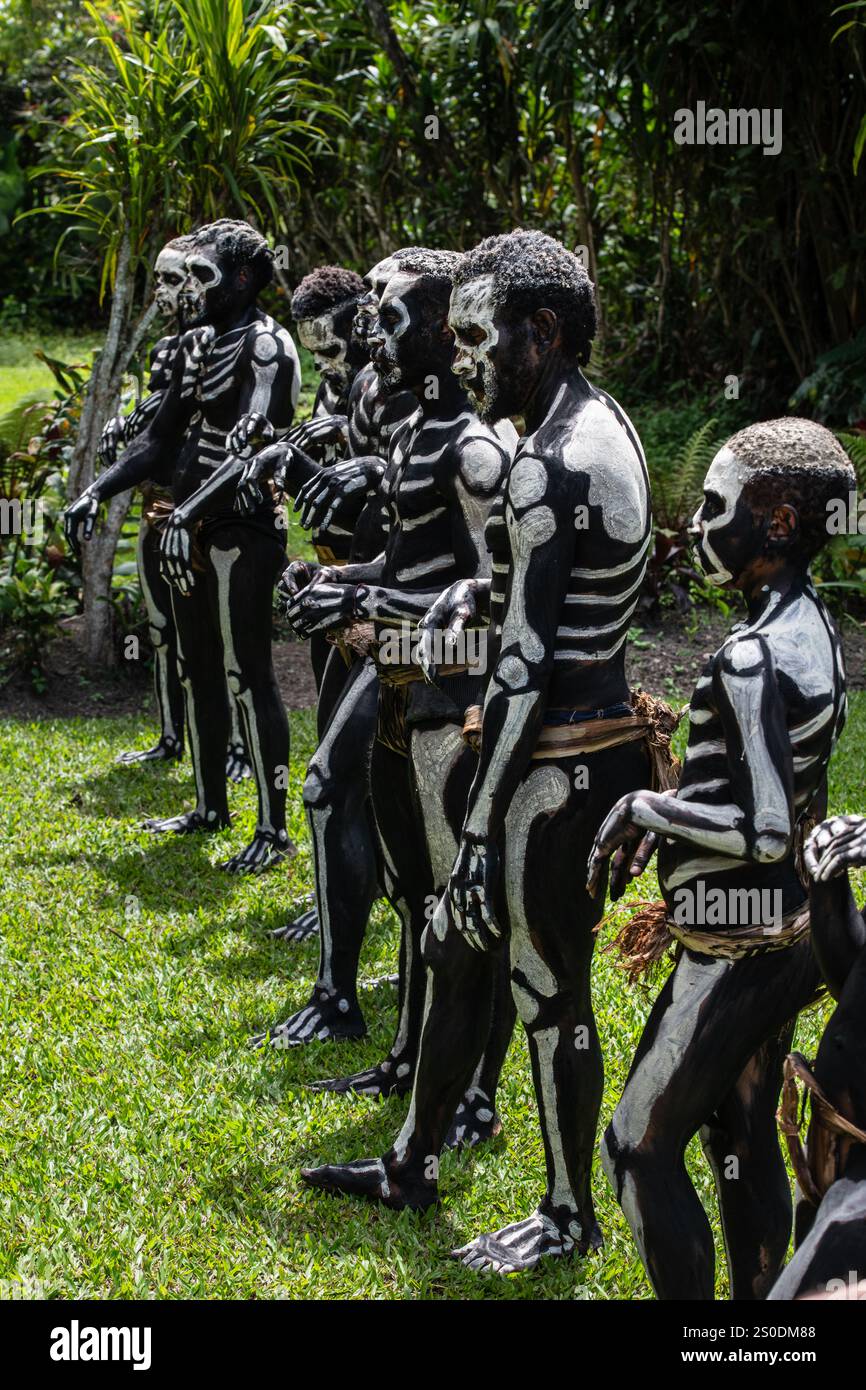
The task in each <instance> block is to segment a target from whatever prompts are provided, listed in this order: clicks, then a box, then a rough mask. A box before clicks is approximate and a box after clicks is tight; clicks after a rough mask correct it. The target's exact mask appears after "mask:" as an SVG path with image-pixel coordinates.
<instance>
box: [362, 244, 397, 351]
mask: <svg viewBox="0 0 866 1390" xmlns="http://www.w3.org/2000/svg"><path fill="white" fill-rule="evenodd" d="M396 274H397V262H396V261H395V260H394V258H393V256H386V257H385V259H384V260H381V261H377V262H376V264H375V265H374V266H373V268H372V270H368V271H367V274H366V275H365V276H364V284H365V285H366V286H367V293H366V294H365V295H363V296H362V297H361V298H360V299H359V300H358V303H357V304H356V306H355V322H354V324H353V325H352V331H353V332H354V334H355V337H356V338H358V339H359V340H360V341H361V342H366V340H367V337H368V336H369V333H370V330H371V328H372V327H373V325H374V323H375V321H376V314H377V313H378V311H379V300H380V299H381V297H382V295H383V294H384V293H385V286H386V285H387V283H388V281H389V280H390V279H391V276H392V275H396Z"/></svg>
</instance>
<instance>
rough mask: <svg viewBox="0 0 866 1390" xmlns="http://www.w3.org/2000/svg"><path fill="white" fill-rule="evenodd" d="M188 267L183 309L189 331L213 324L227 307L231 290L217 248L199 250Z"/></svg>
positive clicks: (209, 247) (195, 252)
mask: <svg viewBox="0 0 866 1390" xmlns="http://www.w3.org/2000/svg"><path fill="white" fill-rule="evenodd" d="M185 265H186V278H185V279H184V282H183V286H182V288H181V291H180V295H179V307H180V312H181V313H182V315H183V319H184V323H185V324H186V327H187V328H196V327H198V325H200V324H204V323H209V322H210V321H211V320H212V319H213V318H215V317H216V316H218V314H219V312H220V311H221V310H222V309H223V308H224V307H225V303H226V300H227V298H228V294H227V287H223V280H224V278H225V277H224V274H223V268H222V266H221V265H220V262H219V259H218V257H217V254H216V250H215V248H214V247H213V246H197V247H196V249H195V250H194V251H193V252H191V253H190V255H188V256H187V257H186V262H185Z"/></svg>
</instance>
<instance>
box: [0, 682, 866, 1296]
mask: <svg viewBox="0 0 866 1390" xmlns="http://www.w3.org/2000/svg"><path fill="white" fill-rule="evenodd" d="M145 722H146V721H145V720H144V719H142V720H134V719H100V720H68V721H56V722H53V723H43V724H38V725H36V724H23V723H16V722H13V721H6V722H5V723H4V724H3V725H0V753H2V766H3V777H2V791H0V797H2V822H3V825H4V827H5V835H4V837H3V842H2V850H0V855H2V862H0V871H2V889H0V895H2V896H0V932H2V937H0V941H2V944H0V950H2V961H0V970H2V980H3V989H2V1001H3V1002H2V1011H3V1025H2V1032H3V1045H2V1051H0V1070H2V1086H0V1115H2V1139H0V1143H2V1160H0V1213H2V1215H0V1222H2V1229H0V1295H3V1296H7V1297H8V1296H9V1294H10V1293H11V1292H13V1291H18V1290H20V1292H23V1293H24V1294H25V1296H37V1297H67V1298H70V1297H78V1298H130V1297H149V1296H155V1297H177V1298H182V1297H186V1298H205V1297H224V1298H273V1297H290V1298H303V1297H331V1298H407V1297H408V1298H415V1297H437V1298H539V1297H545V1298H575V1297H578V1298H610V1297H616V1298H648V1297H650V1289H649V1286H648V1284H647V1282H646V1279H645V1278H644V1275H643V1271H642V1268H641V1265H640V1263H639V1261H638V1259H637V1257H636V1254H635V1251H634V1248H633V1246H632V1242H631V1239H630V1236H629V1233H628V1230H627V1227H626V1224H625V1221H624V1219H623V1217H622V1216H621V1214H620V1212H619V1209H618V1208H617V1206H616V1203H615V1202H614V1200H613V1197H612V1194H611V1192H610V1190H609V1188H608V1185H607V1182H606V1180H605V1178H604V1175H603V1174H602V1172H601V1170H600V1168H598V1166H597V1167H596V1173H595V1180H594V1187H595V1195H596V1201H597V1207H598V1212H599V1216H600V1219H601V1222H602V1225H603V1227H604V1230H605V1234H606V1244H605V1247H604V1250H603V1252H602V1253H601V1254H599V1255H596V1256H592V1257H589V1258H587V1259H585V1260H581V1261H564V1262H561V1263H558V1262H553V1263H552V1264H551V1265H550V1266H548V1267H547V1268H546V1269H545V1270H544V1271H543V1272H537V1273H535V1274H533V1275H530V1276H528V1277H522V1278H520V1277H513V1278H509V1279H502V1278H499V1277H495V1276H494V1277H481V1278H479V1277H478V1276H477V1275H474V1274H472V1273H470V1272H469V1271H468V1270H466V1269H464V1268H463V1267H462V1266H461V1265H459V1264H457V1263H456V1262H454V1261H452V1260H450V1259H449V1258H448V1253H449V1250H450V1249H451V1248H452V1247H453V1246H454V1245H457V1244H459V1243H461V1242H463V1241H465V1240H466V1239H468V1238H469V1237H470V1236H472V1235H473V1234H475V1233H477V1232H479V1231H482V1230H490V1229H493V1228H494V1227H496V1226H499V1225H502V1224H504V1223H505V1222H507V1221H510V1220H513V1219H515V1218H517V1217H519V1216H522V1215H526V1214H528V1213H529V1212H530V1211H531V1210H532V1209H533V1207H534V1206H535V1204H536V1202H537V1200H538V1198H539V1196H540V1195H541V1192H542V1190H543V1182H544V1169H543V1159H542V1148H541V1139H540V1135H539V1130H538V1124H537V1119H536V1111H535V1103H534V1098H533V1092H532V1086H531V1082H530V1077H529V1071H528V1064H527V1054H526V1047H525V1044H524V1041H523V1038H522V1036H518V1037H516V1038H515V1041H514V1042H513V1044H512V1048H511V1052H510V1055H509V1058H508V1063H507V1067H506V1071H505V1076H504V1082H503V1087H502V1091H501V1094H500V1107H501V1111H502V1116H503V1121H504V1133H503V1135H502V1136H501V1137H500V1138H499V1139H498V1140H497V1141H495V1142H494V1143H493V1144H492V1145H491V1146H489V1147H487V1148H485V1149H483V1150H481V1151H479V1152H477V1153H475V1154H471V1155H467V1156H462V1157H455V1156H451V1155H448V1156H446V1158H445V1159H444V1161H443V1165H442V1192H443V1199H444V1200H443V1204H442V1206H441V1209H440V1210H439V1212H438V1213H432V1214H431V1213H427V1214H425V1215H424V1216H418V1215H415V1214H412V1213H400V1214H396V1213H393V1212H387V1211H384V1210H379V1209H377V1208H372V1207H368V1206H366V1205H363V1204H356V1203H349V1202H343V1201H339V1200H337V1199H334V1198H331V1197H328V1196H325V1195H323V1194H317V1193H311V1192H308V1191H306V1190H304V1189H303V1188H302V1187H301V1186H300V1184H299V1182H298V1176H297V1174H298V1169H299V1168H300V1167H301V1165H302V1164H307V1163H315V1162H320V1161H329V1160H335V1159H338V1158H354V1157H360V1156H362V1155H372V1154H378V1153H381V1152H383V1151H384V1150H385V1149H386V1148H387V1147H388V1145H389V1143H390V1141H391V1140H392V1138H393V1137H394V1135H395V1133H396V1131H397V1129H398V1127H399V1125H400V1123H401V1121H402V1118H403V1115H404V1113H405V1108H406V1101H405V1100H391V1101H385V1102H382V1103H379V1104H377V1103H376V1102H374V1101H371V1100H368V1099H363V1098H355V1099H352V1100H347V1099H345V1098H343V1097H338V1096H326V1095H317V1094H314V1093H311V1092H309V1091H306V1090H305V1089H304V1084H305V1082H307V1081H310V1080H312V1079H314V1078H315V1077H319V1076H323V1075H330V1074H334V1073H336V1072H340V1071H346V1070H349V1069H355V1068H359V1067H361V1066H364V1065H369V1064H371V1063H373V1062H375V1061H378V1060H380V1058H381V1057H382V1056H383V1055H384V1053H385V1051H386V1049H387V1046H388V1044H389V1042H390V1040H391V1036H392V1031H393V1026H394V1021H395V997H394V993H393V991H392V990H391V989H390V988H389V987H388V986H384V985H382V986H376V987H375V988H373V989H370V990H369V991H367V992H365V993H364V995H363V999H364V1005H365V1010H366V1013H367V1017H368V1021H369V1023H370V1035H369V1036H368V1038H366V1039H365V1040H363V1041H362V1042H360V1043H343V1044H335V1043H327V1044H325V1043H314V1044H313V1045H312V1046H310V1047H306V1048H300V1049H297V1050H295V1051H292V1052H273V1051H269V1052H256V1053H251V1052H249V1051H248V1050H247V1047H246V1043H247V1039H248V1038H249V1036H250V1035H251V1034H252V1033H253V1032H255V1031H256V1030H257V1029H259V1028H262V1027H264V1026H266V1025H268V1024H269V1023H273V1022H276V1021H277V1020H279V1019H281V1018H282V1017H284V1016H285V1014H286V1013H287V1012H288V1010H289V1009H291V1008H294V1007H297V1006H299V1005H301V1004H302V1003H303V1002H304V1001H305V999H306V996H307V992H308V990H309V987H310V984H311V982H312V980H313V978H314V975H315V970H316V962H317V946H316V944H315V943H308V944H306V945H304V946H300V947H298V946H294V947H292V946H287V945H284V944H281V943H274V942H272V941H271V939H270V938H269V936H268V928H269V927H275V926H278V925H279V924H280V923H282V922H283V921H284V920H285V918H286V917H287V915H289V914H290V912H291V910H292V907H293V904H295V903H297V902H298V900H299V899H300V898H301V896H302V895H303V894H304V893H305V892H306V891H308V889H309V887H310V854H309V847H308V841H307V836H306V830H305V827H304V824H303V819H302V814H301V801H300V794H301V783H302V779H303V769H304V764H305V760H306V758H307V757H308V756H309V753H310V752H311V750H312V746H313V722H312V717H311V715H310V714H309V713H301V714H296V715H293V716H292V737H293V763H292V772H293V782H292V787H291V793H290V796H291V805H292V808H293V810H292V819H291V824H290V833H291V834H292V836H293V837H294V839H295V840H296V841H297V843H298V844H299V846H300V852H299V854H298V856H297V858H296V859H295V860H294V861H293V863H292V865H291V867H289V868H287V869H283V870H280V871H277V872H276V873H274V874H271V875H270V876H267V877H265V878H263V879H258V880H252V881H248V880H234V879H231V878H229V877H227V876H225V875H223V874H221V873H220V872H219V871H218V870H217V869H215V868H214V867H213V865H214V862H215V861H216V860H217V859H219V858H224V857H226V856H227V855H228V853H229V852H230V851H232V850H234V849H237V848H240V847H241V845H243V844H244V843H245V838H246V837H247V836H248V835H249V832H250V830H251V828H252V824H253V820H254V798H253V790H252V787H251V785H250V784H249V783H247V784H245V785H244V786H243V787H242V788H240V789H237V790H235V791H234V792H233V798H234V811H235V821H234V825H233V826H232V828H231V829H230V830H229V831H225V832H223V833H221V834H219V835H217V836H215V837H213V838H206V837H202V838H199V837H196V838H194V839H175V838H171V837H166V838H153V837H150V836H148V835H147V834H146V833H144V832H142V831H141V830H139V829H138V828H137V827H138V822H139V820H140V819H141V817H142V816H143V815H145V814H151V815H153V814H157V815H159V814H165V813H167V812H170V811H176V810H178V809H179V808H180V807H181V806H182V805H183V804H191V802H190V797H191V782H190V774H189V766H188V763H187V764H184V766H183V767H182V768H179V769H173V770H170V771H166V770H159V769H156V768H153V767H151V768H145V767H142V768H128V769H127V768H119V767H117V766H116V765H115V763H114V757H115V754H116V753H118V752H119V751H121V750H122V749H125V748H128V747H131V746H136V745H138V746H142V744H141V739H142V736H143V727H142V726H143V724H144V723H145ZM864 734H866V696H863V695H861V696H857V697H855V699H854V701H853V711H852V717H851V721H850V723H849V727H848V729H847V730H846V733H845V736H844V740H843V744H842V748H841V753H840V755H839V756H837V759H836V762H835V765H834V776H833V783H832V802H831V804H832V806H833V808H834V809H846V810H862V809H863V786H864V759H866V752H864V749H866V738H864ZM655 887H656V884H655V882H654V880H653V881H651V879H650V876H647V880H646V881H643V882H641V884H640V895H641V896H645V895H646V894H647V892H650V893H652V892H654V891H655ZM864 887H866V884H861V888H864ZM395 962H396V938H395V931H394V920H393V918H392V917H391V915H390V913H389V912H388V911H387V910H385V909H384V908H382V907H379V908H377V910H376V913H375V918H374V921H373V924H372V927H371V929H370V932H369V934H368V939H367V942H366V946H365V951H364V957H363V962H362V975H363V976H364V977H365V978H367V979H372V978H374V977H377V976H381V975H383V974H385V973H387V972H388V971H391V970H393V969H394V968H395ZM595 971H596V974H595V1000H596V1009H597V1012H598V1015H599V1021H600V1027H601V1032H602V1037H603V1040H604V1047H605V1055H606V1069H607V1085H606V1091H605V1100H604V1110H603V1117H602V1118H603V1121H604V1122H606V1120H607V1118H608V1117H609V1116H610V1113H611V1110H612V1107H613V1105H614V1104H615V1102H616V1099H617V1096H618V1095H619V1092H620V1090H621V1087H622V1083H623V1080H624V1076H625V1072H626V1069H627V1067H628V1063H629V1059H630V1057H631V1054H632V1051H633V1048H634V1046H635V1043H636V1041H637V1038H638V1036H639V1032H640V1029H641V1025H642V1022H643V1020H644V1018H645V1016H646V1013H647V1009H648V999H647V997H645V995H644V994H643V993H642V991H640V990H635V989H628V988H627V987H626V986H625V984H624V982H623V977H622V974H621V972H619V971H618V970H617V969H616V967H615V966H614V965H613V963H612V961H611V958H610V956H604V955H600V956H598V957H597V959H596V966H595ZM826 1012H827V1009H826V1007H825V1009H824V1010H823V1011H820V1010H819V1011H816V1012H815V1013H814V1014H813V1015H812V1016H810V1017H809V1018H808V1019H807V1020H806V1021H805V1022H804V1023H803V1024H802V1025H801V1027H800V1030H799V1037H798V1045H799V1046H800V1047H801V1048H802V1049H803V1050H804V1051H805V1052H806V1053H807V1055H812V1054H813V1053H814V1048H815V1044H816V1040H817V1037H818V1033H819V1028H820V1022H821V1017H822V1013H823V1014H826ZM690 1166H691V1171H692V1173H693V1175H694V1177H695V1180H696V1182H697V1183H698V1185H699V1189H700V1192H701V1195H702V1198H703V1200H704V1201H705V1203H706V1204H707V1207H708V1209H709V1210H710V1211H711V1212H712V1213H713V1221H714V1224H715V1226H716V1233H717V1241H718V1225H717V1222H716V1218H715V1212H714V1202H713V1197H712V1190H711V1182H710V1178H709V1173H708V1169H707V1167H706V1165H705V1163H704V1161H703V1158H702V1156H701V1155H700V1153H699V1150H698V1147H697V1144H696V1143H695V1144H693V1145H692V1148H691V1150H690ZM718 1248H719V1250H721V1246H720V1244H719V1245H718ZM718 1293H719V1295H720V1296H724V1295H725V1293H726V1279H725V1275H724V1272H723V1270H722V1269H720V1272H719V1276H718Z"/></svg>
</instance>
